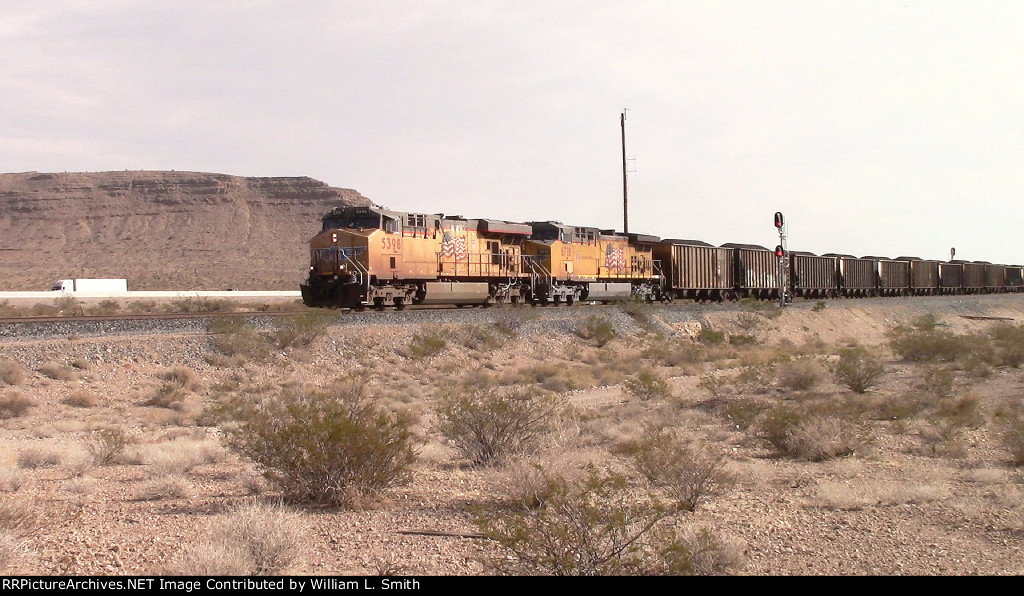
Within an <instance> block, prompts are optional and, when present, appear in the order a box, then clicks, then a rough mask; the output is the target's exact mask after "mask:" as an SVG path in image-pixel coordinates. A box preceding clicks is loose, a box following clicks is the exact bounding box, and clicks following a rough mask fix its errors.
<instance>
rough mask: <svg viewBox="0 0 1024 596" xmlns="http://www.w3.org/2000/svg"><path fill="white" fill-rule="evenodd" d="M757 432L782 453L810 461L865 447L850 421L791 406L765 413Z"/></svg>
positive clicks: (841, 454)
mask: <svg viewBox="0 0 1024 596" xmlns="http://www.w3.org/2000/svg"><path fill="white" fill-rule="evenodd" d="M758 430H759V434H760V436H761V437H762V438H764V439H766V440H767V441H768V442H769V443H771V444H772V446H774V447H775V448H776V449H777V450H778V451H779V452H781V453H782V454H784V455H787V456H789V457H795V458H800V459H806V460H809V461H823V460H827V459H832V458H835V457H841V456H844V455H849V454H851V453H854V452H855V451H856V450H857V449H858V448H859V447H860V446H861V444H862V441H861V438H860V436H859V435H858V427H857V426H856V425H855V424H854V423H852V422H850V421H849V420H847V419H845V418H841V417H839V416H838V415H828V414H822V413H820V412H815V411H810V410H807V409H799V408H795V407H790V406H776V407H775V408H772V409H771V410H769V411H768V412H766V414H765V416H764V417H763V418H761V420H760V421H759V426H758Z"/></svg>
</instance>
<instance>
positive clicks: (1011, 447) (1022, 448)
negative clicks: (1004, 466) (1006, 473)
mask: <svg viewBox="0 0 1024 596" xmlns="http://www.w3.org/2000/svg"><path fill="white" fill-rule="evenodd" d="M1000 438H1001V440H1002V445H1003V447H1004V448H1005V449H1006V450H1007V451H1009V452H1010V461H1012V462H1013V465H1015V466H1022V465H1024V416H1017V417H1016V418H1013V419H1011V420H1009V421H1007V422H1006V425H1005V427H1004V428H1003V431H1002V435H1001V437H1000Z"/></svg>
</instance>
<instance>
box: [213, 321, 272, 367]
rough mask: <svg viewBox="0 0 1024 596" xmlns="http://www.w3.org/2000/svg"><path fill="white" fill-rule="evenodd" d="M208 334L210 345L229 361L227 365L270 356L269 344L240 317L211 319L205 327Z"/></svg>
mask: <svg viewBox="0 0 1024 596" xmlns="http://www.w3.org/2000/svg"><path fill="white" fill-rule="evenodd" d="M206 330H207V332H209V334H210V343H211V344H212V345H213V347H214V348H216V349H217V350H218V351H219V352H220V353H221V354H223V355H225V356H228V357H229V358H230V359H231V360H229V361H228V362H227V364H237V363H238V362H239V361H241V362H244V361H245V360H246V359H250V360H257V361H259V360H264V359H266V358H267V357H268V356H269V355H270V344H269V342H268V341H267V339H266V338H265V337H263V335H261V334H260V333H259V332H258V331H257V330H256V329H255V328H254V327H253V326H252V325H251V324H250V323H249V321H248V320H247V319H245V318H244V317H241V316H225V317H217V318H215V319H211V320H210V322H209V323H208V324H207V326H206Z"/></svg>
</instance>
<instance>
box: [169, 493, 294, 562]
mask: <svg viewBox="0 0 1024 596" xmlns="http://www.w3.org/2000/svg"><path fill="white" fill-rule="evenodd" d="M305 526H306V524H305V520H304V518H303V516H302V514H301V513H298V512H295V511H291V510H289V509H287V508H286V507H284V506H281V505H268V504H263V503H259V502H255V501H253V502H249V503H246V504H244V505H242V506H240V507H238V508H236V509H234V510H233V511H230V512H228V513H225V514H222V515H220V516H218V517H217V518H216V519H215V520H214V522H213V524H212V525H211V527H210V532H209V537H208V538H207V539H206V540H204V541H202V542H200V543H199V544H198V545H197V548H193V549H189V550H188V551H186V552H185V553H184V554H183V556H182V557H181V558H179V559H178V561H177V562H176V563H175V565H174V566H173V568H172V569H171V572H172V573H180V574H183V575H235V576H246V575H248V576H252V575H259V576H265V575H283V574H286V573H288V572H294V570H295V568H296V566H297V565H298V564H299V563H300V562H301V561H302V558H303V556H304V554H305V550H306V539H305V532H306V527H305Z"/></svg>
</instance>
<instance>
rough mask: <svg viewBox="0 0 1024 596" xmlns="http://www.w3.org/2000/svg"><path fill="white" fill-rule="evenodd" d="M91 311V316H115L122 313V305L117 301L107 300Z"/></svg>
mask: <svg viewBox="0 0 1024 596" xmlns="http://www.w3.org/2000/svg"><path fill="white" fill-rule="evenodd" d="M90 310H91V314H94V315H113V314H117V313H119V312H121V303H119V302H118V301H117V300H112V299H110V298H108V299H106V300H101V301H100V303H99V304H97V305H96V306H94V307H92V308H91V309H90Z"/></svg>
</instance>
